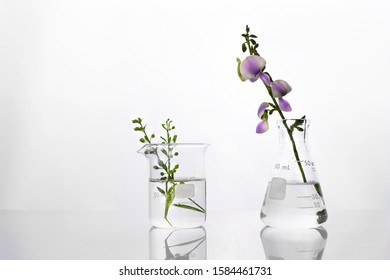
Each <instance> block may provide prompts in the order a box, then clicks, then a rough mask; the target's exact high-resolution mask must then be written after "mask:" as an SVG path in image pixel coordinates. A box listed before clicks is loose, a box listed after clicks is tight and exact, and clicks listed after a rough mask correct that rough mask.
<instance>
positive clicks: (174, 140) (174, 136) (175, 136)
mask: <svg viewBox="0 0 390 280" xmlns="http://www.w3.org/2000/svg"><path fill="white" fill-rule="evenodd" d="M172 140H173V142H174V143H176V140H177V135H173V138H172Z"/></svg>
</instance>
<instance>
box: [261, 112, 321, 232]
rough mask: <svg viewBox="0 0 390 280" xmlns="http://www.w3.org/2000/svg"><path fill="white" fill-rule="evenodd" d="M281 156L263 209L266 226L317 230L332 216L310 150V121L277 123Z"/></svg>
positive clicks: (278, 158) (280, 121)
mask: <svg viewBox="0 0 390 280" xmlns="http://www.w3.org/2000/svg"><path fill="white" fill-rule="evenodd" d="M277 125H278V131H279V153H278V156H277V158H276V160H275V162H274V165H273V175H272V178H271V179H270V181H269V183H268V187H267V191H266V194H265V198H264V203H263V207H262V210H261V214H260V217H261V220H262V221H263V223H264V224H266V225H268V226H271V227H277V228H315V227H318V226H320V225H321V224H323V223H324V222H325V221H326V220H327V218H328V214H327V211H326V207H325V202H324V197H323V194H322V190H321V185H320V182H319V180H318V177H317V170H316V166H315V164H314V161H313V160H312V159H311V157H310V154H309V148H308V129H309V125H310V121H309V120H306V119H298V120H296V119H286V120H279V121H277Z"/></svg>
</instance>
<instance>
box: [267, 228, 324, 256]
mask: <svg viewBox="0 0 390 280" xmlns="http://www.w3.org/2000/svg"><path fill="white" fill-rule="evenodd" d="M260 237H261V241H262V243H263V248H264V252H265V256H266V258H267V260H320V259H322V255H323V253H324V250H325V245H326V239H327V238H328V233H327V231H326V229H325V228H323V227H318V228H305V229H282V228H272V227H265V228H263V230H262V231H261V233H260Z"/></svg>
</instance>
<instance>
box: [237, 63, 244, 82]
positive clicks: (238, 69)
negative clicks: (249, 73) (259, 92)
mask: <svg viewBox="0 0 390 280" xmlns="http://www.w3.org/2000/svg"><path fill="white" fill-rule="evenodd" d="M240 65H241V63H238V65H237V74H238V77H239V78H240V80H241V81H243V82H245V79H244V77H243V76H242V75H241V71H240Z"/></svg>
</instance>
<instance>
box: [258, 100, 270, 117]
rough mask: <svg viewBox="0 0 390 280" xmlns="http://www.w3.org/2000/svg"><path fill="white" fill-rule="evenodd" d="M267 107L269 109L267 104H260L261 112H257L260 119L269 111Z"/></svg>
mask: <svg viewBox="0 0 390 280" xmlns="http://www.w3.org/2000/svg"><path fill="white" fill-rule="evenodd" d="M267 107H268V103H267V102H263V103H261V104H260V107H259V110H257V115H258V116H259V118H260V119H261V117H262V116H263V114H264V111H265V109H267Z"/></svg>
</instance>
